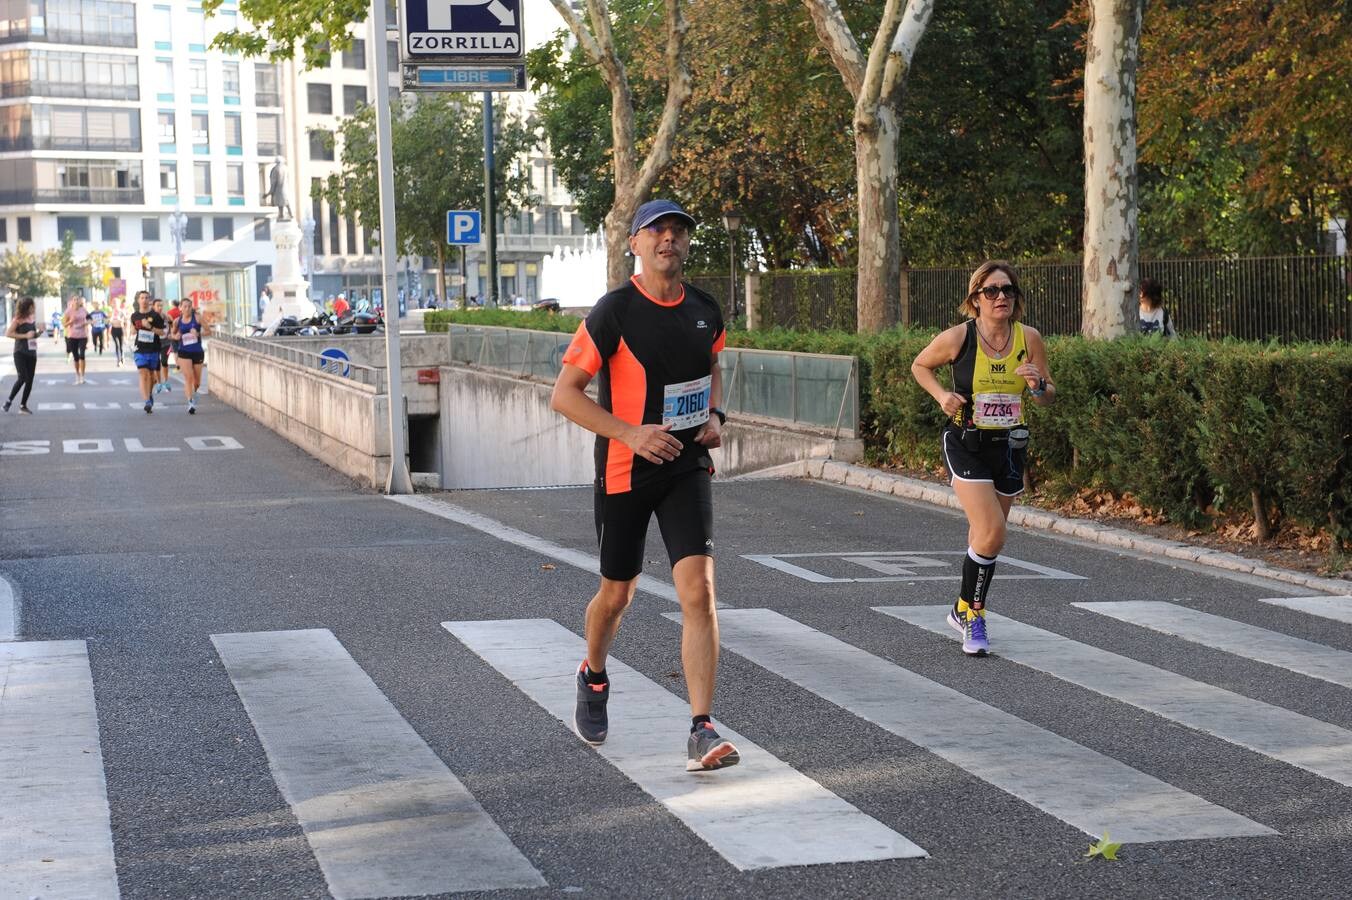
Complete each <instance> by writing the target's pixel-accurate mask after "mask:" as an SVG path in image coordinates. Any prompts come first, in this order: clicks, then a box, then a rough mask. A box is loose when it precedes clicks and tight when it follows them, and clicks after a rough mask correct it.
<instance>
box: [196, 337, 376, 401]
mask: <svg viewBox="0 0 1352 900" xmlns="http://www.w3.org/2000/svg"><path fill="white" fill-rule="evenodd" d="M284 341H285V338H282V339H279V340H265V339H262V338H246V337H238V336H235V335H227V334H215V335H212V336H211V338H209V339H208V343H211V342H219V343H222V344H230V345H231V346H233V347H238V348H239V349H241V350H247V351H249V352H250V353H258V354H261V355H263V356H270V357H272V358H273V359H280V360H283V361H284V362H289V363H291V364H292V365H297V366H301V367H302V368H306V369H316V370H318V374H321V375H327V376H331V377H334V378H341V379H344V380H346V381H355V382H357V383H358V384H364V385H367V386H369V387H371V388H374V389H375V392H376V393H377V394H383V393H385V390H386V385H385V370H384V369H380V368H377V367H375V366H368V365H363V364H362V363H355V362H352V361H351V360H349V359H347V358H346V354H345V353H342V352H341V349H340V348H334V349H335V350H338V353H333V352H330V351H327V350H326V351H321V352H319V353H315V352H312V351H310V350H301V349H300V348H298V347H288V346H287V345H286V344H285V343H284Z"/></svg>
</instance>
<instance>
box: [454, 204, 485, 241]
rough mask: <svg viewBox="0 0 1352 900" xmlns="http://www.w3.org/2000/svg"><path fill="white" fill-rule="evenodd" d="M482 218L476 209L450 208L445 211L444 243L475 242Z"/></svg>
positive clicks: (477, 239) (477, 238)
mask: <svg viewBox="0 0 1352 900" xmlns="http://www.w3.org/2000/svg"><path fill="white" fill-rule="evenodd" d="M481 223H482V220H481V217H480V215H479V211H478V210H477V209H452V210H449V211H448V212H447V213H446V243H448V244H453V245H455V244H477V243H479V229H480V226H481Z"/></svg>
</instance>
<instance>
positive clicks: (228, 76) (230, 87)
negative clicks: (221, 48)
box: [221, 62, 239, 97]
mask: <svg viewBox="0 0 1352 900" xmlns="http://www.w3.org/2000/svg"><path fill="white" fill-rule="evenodd" d="M221 92H222V93H223V94H225V96H227V97H239V63H237V62H223V63H221Z"/></svg>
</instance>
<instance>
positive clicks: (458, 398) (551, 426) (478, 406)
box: [440, 367, 863, 488]
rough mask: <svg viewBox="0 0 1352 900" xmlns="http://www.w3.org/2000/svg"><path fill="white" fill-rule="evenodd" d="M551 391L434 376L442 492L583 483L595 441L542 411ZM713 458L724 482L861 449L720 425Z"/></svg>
mask: <svg viewBox="0 0 1352 900" xmlns="http://www.w3.org/2000/svg"><path fill="white" fill-rule="evenodd" d="M552 392H553V387H552V385H547V384H541V383H539V382H534V381H528V380H525V379H521V378H513V377H512V376H510V375H502V374H498V373H495V372H489V371H484V370H480V369H469V368H461V367H447V368H443V369H442V370H441V422H440V427H441V436H440V437H441V440H440V445H441V453H442V465H441V471H442V478H443V487H446V488H495V487H536V486H541V485H554V484H590V483H591V482H592V480H593V479H594V477H595V468H594V463H593V448H594V447H595V440H596V438H595V436H594V435H593V434H591V433H590V432H588V431H586V430H585V429H583V428H582V427H581V426H578V425H574V424H573V423H572V422H569V421H568V420H566V419H564V418H563V417H562V416H560V415H559V414H558V413H556V412H554V411H553V410H552V409H550V407H549V398H550V394H551V393H552ZM723 441H724V446H723V447H721V448H719V449H717V450H714V451H713V459H714V466H715V468H717V470H718V474H719V475H721V476H725V477H730V476H733V475H739V474H745V473H747V472H754V471H759V470H761V469H765V468H769V467H772V466H778V465H783V464H785V463H791V462H797V461H800V460H806V459H818V458H835V459H846V460H851V461H853V460H856V459H859V458H860V457H861V456H862V454H863V444H862V442H861V441H854V440H839V441H837V440H833V439H832V438H831V437H830V436H829V435H823V434H819V433H814V432H811V431H805V430H796V429H794V430H790V429H788V428H783V427H778V426H774V425H770V424H766V423H756V422H748V421H740V420H738V419H736V418H734V419H732V420H730V421H729V422H728V427H727V430H726V431H725V432H724V436H723Z"/></svg>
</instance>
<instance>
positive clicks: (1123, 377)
mask: <svg viewBox="0 0 1352 900" xmlns="http://www.w3.org/2000/svg"><path fill="white" fill-rule="evenodd" d="M449 321H457V322H466V323H469V324H482V325H516V326H520V327H529V328H541V329H546V330H551V331H563V332H571V331H573V330H575V329H576V328H577V323H578V321H579V320H578V319H576V318H573V317H569V316H557V315H550V314H548V313H514V312H505V311H500V310H473V311H468V312H461V311H438V312H434V313H429V314H428V329H429V330H435V329H436V328H437V327H439V328H440V330H445V325H444V324H443V323H445V322H449ZM934 334H935V331H934V330H910V331H907V330H900V329H898V330H893V331H889V332H886V333H884V334H880V335H870V336H864V335H858V334H855V333H853V332H848V331H826V332H803V331H790V330H771V331H757V332H745V331H733V332H730V333H729V335H728V342H729V343H730V344H732V345H734V346H738V347H752V348H759V349H765V350H790V351H798V352H804V353H835V354H844V355H850V356H856V357H858V358H859V363H860V365H859V368H860V400H861V404H860V405H861V408H860V429H861V432H862V436H863V438H864V441H865V444H866V446H867V448H868V452H869V455H870V458H872V459H873V460H874V461H877V462H891V463H897V464H900V465H904V466H910V467H926V468H932V467H934V466H937V465H940V464H941V460H940V458H939V442H938V440H937V435H938V432H939V429H940V428H941V427H942V426H943V421H944V417H943V414H942V413H941V412H940V410H939V407H938V404H936V403H935V402H934V401H933V400H932V399H931V398H930V397H929V395H927V394H926V393H925V392H924V391H922V390H921V389H920V387H919V385H917V384H916V383H915V380H914V379H913V378H912V377H911V362H912V360H914V359H915V357H916V354H918V353H919V352H920V351H921V349H922V348H924V346H925V345H926V344H927V343H929V341H930V340H931V339H932V338H933V337H934ZM1047 355H1048V363H1049V365H1050V367H1051V370H1052V376H1053V378H1054V379H1055V381H1056V387H1057V402H1056V403H1054V404H1052V405H1051V406H1049V407H1039V406H1031V412H1030V425H1031V427H1032V431H1033V441H1032V444H1031V454H1032V464H1033V471H1034V472H1035V473H1036V474H1037V477H1038V478H1040V479H1044V480H1045V479H1048V478H1053V479H1057V480H1060V481H1063V482H1065V483H1067V484H1069V485H1071V486H1073V487H1103V488H1107V489H1109V490H1112V491H1115V492H1118V493H1131V494H1133V495H1134V496H1136V497H1137V498H1138V499H1139V500H1140V501H1141V502H1142V503H1143V504H1144V505H1145V506H1147V507H1148V508H1151V509H1153V510H1157V511H1159V512H1162V513H1164V514H1165V515H1166V516H1167V517H1168V518H1169V519H1170V520H1172V521H1174V522H1178V523H1181V524H1184V525H1189V526H1198V525H1203V524H1205V523H1206V522H1207V521H1208V519H1209V517H1210V515H1211V511H1212V510H1213V509H1214V510H1218V511H1220V512H1223V513H1224V512H1230V511H1241V510H1242V511H1249V510H1252V509H1253V504H1254V498H1255V495H1256V496H1257V497H1258V499H1259V502H1260V504H1261V509H1262V510H1263V511H1264V514H1265V515H1266V516H1267V517H1269V518H1270V519H1271V520H1273V521H1274V522H1280V521H1289V522H1294V523H1297V524H1300V525H1303V526H1307V527H1314V528H1319V529H1322V530H1325V531H1327V532H1328V533H1329V534H1330V535H1332V536H1333V537H1334V538H1335V540H1336V541H1338V542H1340V544H1341V545H1342V546H1344V547H1346V546H1349V545H1352V452H1350V450H1349V447H1350V446H1352V346H1349V345H1348V344H1345V343H1342V344H1296V345H1291V344H1286V345H1277V344H1270V345H1263V344H1256V343H1251V342H1241V341H1233V340H1225V341H1206V340H1201V339H1181V340H1171V341H1160V340H1150V339H1144V338H1135V337H1133V338H1128V339H1126V340H1120V341H1086V340H1084V339H1082V338H1079V337H1051V338H1048V339H1047ZM947 377H948V376H947V375H946V373H944V372H940V380H941V381H945V380H946V379H947Z"/></svg>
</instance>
